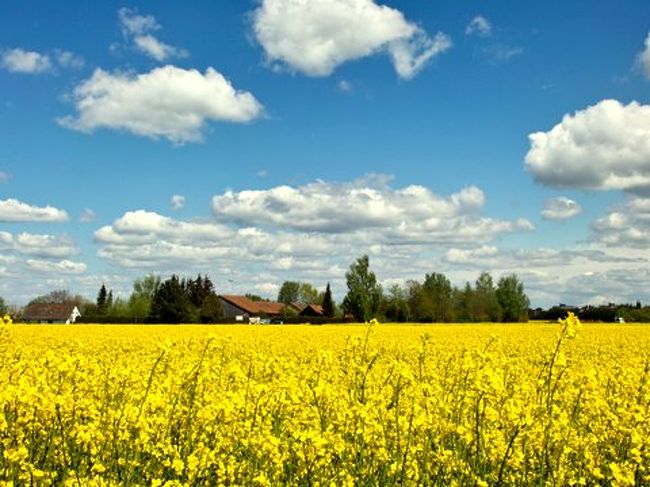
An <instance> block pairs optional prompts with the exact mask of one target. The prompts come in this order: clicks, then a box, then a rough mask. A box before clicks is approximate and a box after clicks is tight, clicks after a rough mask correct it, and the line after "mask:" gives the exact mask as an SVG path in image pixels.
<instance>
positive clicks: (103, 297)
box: [95, 284, 108, 315]
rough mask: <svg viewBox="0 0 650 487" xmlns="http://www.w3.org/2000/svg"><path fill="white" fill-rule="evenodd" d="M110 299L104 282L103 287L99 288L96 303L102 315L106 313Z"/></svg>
mask: <svg viewBox="0 0 650 487" xmlns="http://www.w3.org/2000/svg"><path fill="white" fill-rule="evenodd" d="M107 301H108V291H106V285H104V284H102V287H100V288H99V292H98V293H97V299H96V300H95V303H96V304H97V313H98V314H100V315H104V314H106V308H107V307H108V306H107Z"/></svg>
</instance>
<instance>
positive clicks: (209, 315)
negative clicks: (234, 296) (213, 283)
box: [199, 292, 222, 323]
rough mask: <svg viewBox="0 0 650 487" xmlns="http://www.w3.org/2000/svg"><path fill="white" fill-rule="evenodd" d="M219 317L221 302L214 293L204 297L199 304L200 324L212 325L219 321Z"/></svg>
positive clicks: (220, 315)
mask: <svg viewBox="0 0 650 487" xmlns="http://www.w3.org/2000/svg"><path fill="white" fill-rule="evenodd" d="M221 317H222V313H221V301H219V298H218V297H217V295H216V293H214V292H212V293H210V294H208V295H207V296H205V298H204V299H203V302H202V303H201V307H200V308H199V320H200V321H201V323H214V322H215V321H218V320H220V319H221Z"/></svg>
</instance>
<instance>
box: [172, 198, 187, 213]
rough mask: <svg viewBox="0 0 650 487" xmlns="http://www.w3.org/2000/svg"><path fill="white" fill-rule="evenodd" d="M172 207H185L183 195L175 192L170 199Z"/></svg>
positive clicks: (179, 208)
mask: <svg viewBox="0 0 650 487" xmlns="http://www.w3.org/2000/svg"><path fill="white" fill-rule="evenodd" d="M171 204H172V208H173V209H175V210H182V209H183V208H184V207H185V196H182V195H180V194H175V195H174V196H172V199H171Z"/></svg>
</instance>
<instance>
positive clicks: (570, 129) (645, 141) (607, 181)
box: [526, 100, 650, 192]
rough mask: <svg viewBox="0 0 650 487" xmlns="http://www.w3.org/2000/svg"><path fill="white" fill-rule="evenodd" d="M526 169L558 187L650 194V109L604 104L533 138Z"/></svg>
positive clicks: (648, 106) (576, 115)
mask: <svg viewBox="0 0 650 487" xmlns="http://www.w3.org/2000/svg"><path fill="white" fill-rule="evenodd" d="M528 137H529V139H530V150H529V151H528V154H526V168H527V169H528V170H529V171H530V172H531V173H532V174H533V175H534V177H535V179H536V180H537V181H538V182H541V183H543V184H545V185H550V186H557V187H573V188H582V189H599V190H611V189H619V190H624V191H631V192H644V191H648V190H650V105H640V104H639V103H637V102H632V103H630V104H628V105H623V104H622V103H620V102H618V101H616V100H603V101H601V102H599V103H597V104H596V105H593V106H590V107H588V108H586V109H584V110H580V111H577V112H576V113H574V114H572V115H565V116H564V117H563V118H562V121H561V122H560V123H559V124H557V125H556V126H555V127H553V128H552V129H551V130H549V131H548V132H536V133H533V134H530V135H529V136H528Z"/></svg>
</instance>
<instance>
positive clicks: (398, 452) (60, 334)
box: [0, 316, 650, 486]
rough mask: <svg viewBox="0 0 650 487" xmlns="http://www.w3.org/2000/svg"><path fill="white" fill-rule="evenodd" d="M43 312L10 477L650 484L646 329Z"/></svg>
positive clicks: (30, 352)
mask: <svg viewBox="0 0 650 487" xmlns="http://www.w3.org/2000/svg"><path fill="white" fill-rule="evenodd" d="M578 325H579V321H578V320H577V318H575V317H573V316H569V317H568V318H567V320H564V321H562V322H561V323H560V325H559V326H558V325H557V324H528V325H524V324H522V325H467V326H466V325H437V326H419V325H401V326H394V325H375V326H368V325H366V326H363V325H358V326H353V325H351V326H342V325H341V326H266V327H264V326H241V325H239V326H214V327H207V326H118V325H114V326H113V325H106V326H100V325H95V326H93V325H79V326H56V325H49V326H40V325H31V326H30V325H24V326H23V325H17V326H13V327H10V328H9V327H5V328H7V329H6V330H5V331H4V332H3V334H2V340H0V484H2V482H5V485H75V486H76V485H96V486H104V485H106V486H108V485H143V486H144V485H153V486H181V485H253V486H255V485H328V486H330V485H335V486H342V485H358V484H363V485H396V484H399V485H458V486H460V485H481V486H485V485H603V484H604V485H620V486H623V485H650V390H649V388H650V385H649V384H648V382H649V379H650V358H649V351H650V328H646V327H644V326H634V325H623V326H620V325H617V326H607V325H593V326H583V327H581V329H580V331H579V334H578V336H577V337H576V338H575V339H573V340H567V339H566V338H570V337H574V336H575V335H576V333H575V332H576V330H577V329H578Z"/></svg>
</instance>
